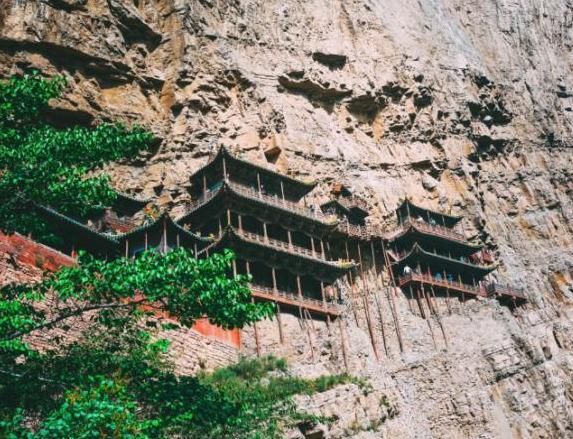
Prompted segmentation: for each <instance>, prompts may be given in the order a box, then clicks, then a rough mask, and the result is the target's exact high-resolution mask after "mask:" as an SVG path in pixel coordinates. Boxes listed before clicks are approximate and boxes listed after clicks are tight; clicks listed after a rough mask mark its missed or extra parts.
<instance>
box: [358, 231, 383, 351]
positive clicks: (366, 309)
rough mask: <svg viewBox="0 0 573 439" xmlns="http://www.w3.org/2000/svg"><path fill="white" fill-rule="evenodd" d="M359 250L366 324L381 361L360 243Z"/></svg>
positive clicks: (373, 347)
mask: <svg viewBox="0 0 573 439" xmlns="http://www.w3.org/2000/svg"><path fill="white" fill-rule="evenodd" d="M356 247H357V249H358V261H359V264H360V277H361V278H362V285H363V286H364V290H365V294H364V295H363V296H362V301H363V303H364V313H365V314H366V323H367V325H368V333H369V334H370V341H371V343H372V349H373V350H374V356H375V357H376V360H378V361H379V360H380V353H379V352H378V347H377V346H376V337H375V335H374V328H373V327H372V318H371V316H370V305H369V303H368V299H369V297H368V296H369V295H370V294H369V290H368V284H367V282H366V279H365V278H364V264H363V263H362V252H361V251H360V242H357V243H356Z"/></svg>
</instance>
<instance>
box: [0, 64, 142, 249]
mask: <svg viewBox="0 0 573 439" xmlns="http://www.w3.org/2000/svg"><path fill="white" fill-rule="evenodd" d="M65 86H66V81H65V79H64V78H62V77H56V78H52V79H45V78H43V77H41V76H40V75H39V74H33V75H25V76H23V77H12V78H11V79H10V80H8V81H5V82H0V204H1V205H2V209H0V229H1V230H4V231H18V232H21V233H33V234H35V235H36V236H38V237H39V238H47V237H49V236H50V234H49V232H48V230H47V229H46V227H45V226H44V225H43V223H42V222H41V221H40V220H39V219H38V217H37V216H36V214H35V213H34V209H33V206H34V204H42V205H48V206H51V207H53V208H55V209H57V210H59V211H60V212H62V213H65V214H68V215H73V216H77V217H86V216H89V215H91V214H94V213H96V212H98V211H101V210H102V209H104V208H106V207H109V206H110V205H111V204H112V203H113V201H114V200H115V198H116V197H117V194H116V192H115V191H114V190H113V188H112V187H111V185H110V181H109V178H108V177H107V176H106V175H105V174H101V173H99V171H100V168H101V166H103V165H104V164H106V163H108V162H110V161H114V160H119V159H121V158H126V157H128V158H129V157H134V156H136V155H137V154H138V153H139V152H140V151H142V150H145V149H146V148H148V147H149V145H150V142H151V139H152V136H151V134H150V133H149V132H147V131H145V130H143V129H142V128H140V127H132V128H127V127H125V126H123V125H121V124H101V125H99V126H97V127H95V128H86V127H78V126H74V127H70V128H63V129H62V128H56V127H53V126H51V125H50V124H49V123H48V121H47V119H46V117H45V113H46V109H47V108H48V104H49V102H50V100H51V99H54V98H58V97H59V96H60V95H61V94H62V92H63V90H64V88H65ZM94 171H95V173H94Z"/></svg>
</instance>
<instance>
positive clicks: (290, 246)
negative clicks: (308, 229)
mask: <svg viewBox="0 0 573 439" xmlns="http://www.w3.org/2000/svg"><path fill="white" fill-rule="evenodd" d="M287 237H288V248H290V249H291V250H292V248H293V247H292V232H291V231H290V229H287Z"/></svg>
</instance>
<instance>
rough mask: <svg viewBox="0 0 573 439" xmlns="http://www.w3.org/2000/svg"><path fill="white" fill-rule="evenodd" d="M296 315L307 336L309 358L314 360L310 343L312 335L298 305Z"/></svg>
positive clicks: (312, 347)
mask: <svg viewBox="0 0 573 439" xmlns="http://www.w3.org/2000/svg"><path fill="white" fill-rule="evenodd" d="M298 315H299V317H300V322H301V325H302V327H303V328H304V329H305V330H306V335H307V336H308V342H309V344H310V358H311V360H312V361H313V362H314V346H313V344H312V337H311V335H310V329H309V326H308V323H307V322H306V319H305V317H304V314H303V311H302V308H301V307H300V306H299V307H298Z"/></svg>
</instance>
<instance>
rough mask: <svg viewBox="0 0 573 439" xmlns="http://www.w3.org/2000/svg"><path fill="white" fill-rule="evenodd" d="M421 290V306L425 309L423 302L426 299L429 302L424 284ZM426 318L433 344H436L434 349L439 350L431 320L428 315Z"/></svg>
mask: <svg viewBox="0 0 573 439" xmlns="http://www.w3.org/2000/svg"><path fill="white" fill-rule="evenodd" d="M421 288H422V303H421V305H422V307H423V306H424V303H423V301H424V299H425V300H426V301H427V296H426V292H425V291H424V284H422V287H421ZM428 312H431V311H430V310H429V309H428ZM425 318H426V323H427V325H428V328H429V329H430V336H431V337H432V343H433V344H434V349H438V345H437V344H436V336H435V335H434V329H433V328H432V323H431V320H430V318H429V316H428V315H426V317H425Z"/></svg>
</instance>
